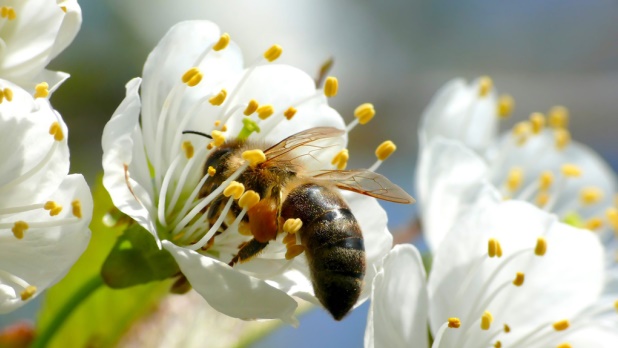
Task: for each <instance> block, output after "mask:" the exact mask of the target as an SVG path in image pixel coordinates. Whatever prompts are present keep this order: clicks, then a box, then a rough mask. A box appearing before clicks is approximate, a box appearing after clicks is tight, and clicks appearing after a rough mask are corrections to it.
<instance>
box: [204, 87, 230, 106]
mask: <svg viewBox="0 0 618 348" xmlns="http://www.w3.org/2000/svg"><path fill="white" fill-rule="evenodd" d="M226 97H227V91H226V90H225V88H223V89H221V91H219V93H217V94H216V95H215V96H213V97H212V98H210V99H208V102H209V103H210V104H212V105H214V106H219V105H221V104H223V102H224V101H225V98H226Z"/></svg>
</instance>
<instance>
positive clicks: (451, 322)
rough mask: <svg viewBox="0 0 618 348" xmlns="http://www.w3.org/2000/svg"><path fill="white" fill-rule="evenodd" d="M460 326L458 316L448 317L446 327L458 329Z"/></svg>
mask: <svg viewBox="0 0 618 348" xmlns="http://www.w3.org/2000/svg"><path fill="white" fill-rule="evenodd" d="M460 326H461V320H459V318H448V327H450V328H451V329H458V328H459V327H460Z"/></svg>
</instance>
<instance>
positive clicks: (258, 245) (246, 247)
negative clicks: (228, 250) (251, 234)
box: [229, 238, 268, 267]
mask: <svg viewBox="0 0 618 348" xmlns="http://www.w3.org/2000/svg"><path fill="white" fill-rule="evenodd" d="M267 245H268V242H266V243H262V242H258V241H257V240H256V239H255V238H253V239H251V240H250V241H248V242H246V243H243V244H242V245H241V246H240V249H239V250H238V254H236V255H235V256H234V258H233V259H232V261H230V263H229V265H230V266H232V267H234V265H235V264H236V263H238V262H245V261H249V260H250V259H251V258H252V257H255V256H256V255H258V254H259V253H260V252H261V251H262V250H264V248H266V246H267Z"/></svg>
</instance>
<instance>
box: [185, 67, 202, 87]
mask: <svg viewBox="0 0 618 348" xmlns="http://www.w3.org/2000/svg"><path fill="white" fill-rule="evenodd" d="M202 77H204V75H202V72H201V71H200V69H199V68H197V67H193V68H191V69H189V70H187V71H186V72H185V73H184V75H182V82H183V83H186V84H187V86H189V87H194V86H197V84H198V83H200V81H202Z"/></svg>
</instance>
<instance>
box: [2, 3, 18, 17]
mask: <svg viewBox="0 0 618 348" xmlns="http://www.w3.org/2000/svg"><path fill="white" fill-rule="evenodd" d="M0 16H1V17H2V18H8V19H9V20H13V19H15V18H16V17H17V15H16V14H15V9H13V8H12V7H10V6H2V8H0Z"/></svg>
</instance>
